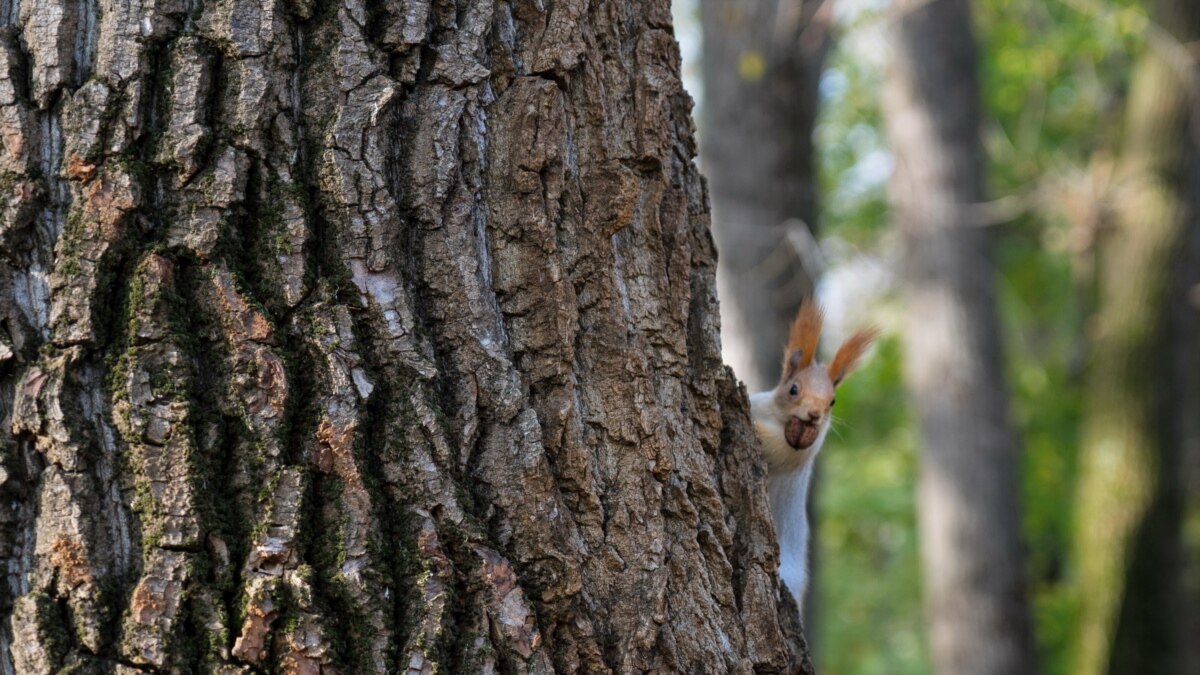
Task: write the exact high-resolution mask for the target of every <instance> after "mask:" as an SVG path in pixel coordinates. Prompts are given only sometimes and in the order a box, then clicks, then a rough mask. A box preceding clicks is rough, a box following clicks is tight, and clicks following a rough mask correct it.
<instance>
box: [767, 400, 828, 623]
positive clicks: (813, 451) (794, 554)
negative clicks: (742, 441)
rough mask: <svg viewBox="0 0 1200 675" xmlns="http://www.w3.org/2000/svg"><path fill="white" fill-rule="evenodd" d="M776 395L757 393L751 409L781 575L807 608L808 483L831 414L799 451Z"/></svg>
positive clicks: (800, 602) (823, 441) (799, 602)
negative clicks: (790, 437) (777, 415)
mask: <svg viewBox="0 0 1200 675" xmlns="http://www.w3.org/2000/svg"><path fill="white" fill-rule="evenodd" d="M773 396H774V392H771V391H764V392H759V393H757V394H754V395H753V396H751V397H750V410H751V415H752V416H753V417H754V426H755V428H756V430H757V431H758V436H759V439H760V441H761V442H762V446H763V452H764V454H765V455H766V458H767V472H768V476H767V494H768V496H769V497H770V499H771V519H772V520H773V521H774V523H775V535H776V537H777V538H778V539H779V576H780V578H782V579H783V582H784V583H785V584H787V587H788V590H790V591H791V592H792V597H794V598H795V599H796V604H797V605H799V606H800V608H801V609H803V608H804V592H805V590H806V589H807V588H808V532H809V530H808V508H807V506H808V486H809V483H810V482H811V481H812V473H813V462H814V460H816V458H817V454H818V453H819V452H820V451H821V446H822V445H824V444H825V436H826V434H827V433H828V432H829V416H828V415H826V416H825V419H824V420H822V423H821V433H820V434H818V435H817V440H816V442H814V443H813V444H812V446H810V447H808V448H806V449H804V450H796V449H794V448H792V447H791V446H790V445H788V444H787V440H786V439H785V437H784V432H783V423H781V422H780V421H779V420H777V419H775V417H774V415H773V413H772V412H771V411H772V410H774V408H773V406H772V405H771V400H772V397H773Z"/></svg>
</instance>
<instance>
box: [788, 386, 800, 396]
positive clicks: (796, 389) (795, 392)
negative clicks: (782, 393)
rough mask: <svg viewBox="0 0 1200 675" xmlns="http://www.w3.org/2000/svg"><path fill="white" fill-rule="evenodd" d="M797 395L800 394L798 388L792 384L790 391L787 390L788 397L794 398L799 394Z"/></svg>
mask: <svg viewBox="0 0 1200 675" xmlns="http://www.w3.org/2000/svg"><path fill="white" fill-rule="evenodd" d="M799 393H800V387H797V386H796V385H794V384H793V385H792V388H791V389H788V395H789V396H795V395H796V394H799Z"/></svg>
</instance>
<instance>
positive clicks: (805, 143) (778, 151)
mask: <svg viewBox="0 0 1200 675" xmlns="http://www.w3.org/2000/svg"><path fill="white" fill-rule="evenodd" d="M700 6H701V20H702V23H703V26H704V109H703V124H702V130H701V131H702V152H701V158H702V160H703V164H704V172H705V175H706V176H708V178H709V185H710V187H711V190H712V203H713V232H714V234H715V236H716V240H717V247H718V248H719V249H720V251H721V260H720V264H719V266H718V272H717V280H718V284H719V286H720V295H721V297H722V298H723V299H724V300H725V302H724V303H723V304H722V305H721V326H722V338H723V339H724V340H725V342H726V343H727V345H726V349H725V354H726V358H728V359H729V362H730V365H732V366H733V368H734V370H735V371H736V372H737V373H738V375H739V376H741V378H742V379H743V381H745V382H746V386H748V387H749V388H750V390H751V391H762V390H764V389H769V388H771V387H773V386H774V385H775V384H776V382H777V381H778V380H779V354H780V350H781V349H782V348H783V345H785V344H786V343H787V331H788V326H789V325H790V322H791V319H792V317H793V316H795V315H796V308H797V307H799V306H800V301H801V300H803V299H804V297H805V296H807V295H809V294H811V293H812V290H813V277H814V275H815V274H816V272H817V270H815V269H811V267H812V263H811V260H804V259H802V257H801V256H800V255H799V254H798V249H797V247H796V246H795V245H794V244H793V243H792V242H791V241H789V237H796V238H797V239H798V241H800V242H801V243H802V244H803V243H804V242H805V241H809V242H811V235H812V233H814V232H815V231H816V220H817V176H816V166H815V164H816V156H815V152H814V148H813V126H814V124H815V123H816V117H817V103H818V98H817V84H818V82H819V80H820V74H821V68H822V65H823V64H824V60H825V55H826V53H827V52H828V49H829V44H830V32H829V19H830V14H831V10H832V6H833V2H832V1H830V0H741V1H739V2H726V1H723V0H702V2H701V5H700Z"/></svg>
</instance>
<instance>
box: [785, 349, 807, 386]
mask: <svg viewBox="0 0 1200 675" xmlns="http://www.w3.org/2000/svg"><path fill="white" fill-rule="evenodd" d="M803 361H804V350H803V349H794V350H792V351H791V352H784V354H783V381H784V382H787V381H788V380H790V379H792V376H793V375H795V374H796V371H797V370H799V369H800V363H801V362H803Z"/></svg>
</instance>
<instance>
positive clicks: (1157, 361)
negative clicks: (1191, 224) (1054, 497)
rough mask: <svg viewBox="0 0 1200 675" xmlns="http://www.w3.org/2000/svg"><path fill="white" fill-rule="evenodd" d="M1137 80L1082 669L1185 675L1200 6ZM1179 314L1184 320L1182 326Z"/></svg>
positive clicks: (1165, 35)
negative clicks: (1185, 340) (1182, 295)
mask: <svg viewBox="0 0 1200 675" xmlns="http://www.w3.org/2000/svg"><path fill="white" fill-rule="evenodd" d="M1152 20H1153V24H1152V26H1151V28H1150V32H1149V34H1148V36H1147V37H1148V47H1147V49H1146V52H1145V54H1144V55H1143V56H1142V57H1141V59H1140V60H1139V62H1138V65H1137V67H1136V68H1135V70H1134V73H1133V76H1132V78H1131V82H1132V84H1131V88H1130V92H1129V100H1128V104H1127V111H1126V121H1125V137H1124V143H1125V145H1124V148H1123V149H1122V156H1121V166H1120V174H1119V175H1120V180H1119V182H1118V183H1117V185H1118V192H1117V194H1116V195H1115V196H1114V212H1113V214H1112V216H1113V217H1112V223H1111V227H1109V228H1108V229H1107V230H1106V231H1105V232H1104V236H1103V238H1102V239H1101V241H1100V247H1099V248H1100V251H1099V254H1100V273H1099V278H1098V283H1097V286H1098V290H1099V308H1098V310H1097V315H1096V317H1095V320H1094V325H1093V328H1092V331H1091V337H1092V346H1091V354H1090V363H1089V369H1088V376H1087V386H1086V391H1087V394H1088V397H1087V401H1086V403H1087V405H1086V409H1085V413H1084V421H1083V436H1082V448H1081V456H1080V478H1079V492H1078V508H1077V514H1078V516H1077V517H1078V524H1077V526H1076V542H1075V556H1076V559H1077V561H1078V565H1079V584H1080V598H1081V607H1080V612H1081V614H1080V630H1079V644H1078V646H1077V649H1076V655H1077V658H1078V661H1077V663H1076V664H1075V672H1076V673H1079V674H1080V675H1085V674H1089V675H1090V674H1096V675H1099V674H1103V673H1134V672H1137V673H1142V672H1145V673H1150V672H1153V673H1164V674H1170V673H1182V672H1186V671H1184V670H1183V667H1184V643H1185V640H1186V638H1185V636H1184V635H1183V628H1184V620H1183V612H1182V608H1181V606H1180V603H1181V602H1182V599H1183V587H1182V585H1181V574H1182V567H1181V565H1182V560H1181V557H1182V550H1181V539H1180V537H1181V523H1180V519H1181V516H1182V510H1183V494H1182V490H1183V486H1182V483H1181V472H1180V466H1181V453H1182V449H1181V447H1182V444H1183V443H1184V435H1183V433H1182V432H1183V431H1185V429H1186V427H1184V425H1183V420H1186V419H1194V417H1195V415H1196V411H1195V410H1186V409H1183V407H1182V404H1183V402H1184V400H1186V393H1185V392H1186V389H1185V372H1184V371H1181V369H1180V368H1179V366H1180V362H1179V360H1178V359H1175V358H1173V354H1172V349H1171V344H1172V334H1173V333H1175V332H1177V331H1179V330H1180V328H1181V327H1182V326H1181V323H1180V320H1181V319H1182V317H1181V316H1179V315H1178V314H1177V312H1178V311H1179V310H1180V303H1179V302H1177V301H1176V298H1175V295H1174V292H1173V291H1175V290H1176V288H1177V281H1178V277H1177V275H1176V274H1175V273H1174V272H1175V271H1176V270H1178V269H1179V267H1178V265H1179V264H1180V263H1182V262H1184V260H1185V259H1186V258H1184V257H1182V256H1181V255H1180V253H1181V251H1183V250H1185V248H1186V242H1187V231H1188V227H1187V220H1188V217H1189V209H1190V206H1191V197H1190V195H1189V187H1190V185H1191V183H1192V174H1191V171H1192V170H1193V162H1194V161H1195V152H1196V145H1195V141H1196V133H1197V132H1200V126H1198V125H1200V116H1197V110H1198V106H1197V100H1198V99H1197V96H1200V86H1198V85H1200V69H1197V66H1196V63H1195V57H1194V55H1193V53H1192V52H1191V51H1190V47H1191V46H1192V45H1194V44H1195V41H1196V40H1200V6H1198V5H1196V3H1194V2H1191V1H1190V0H1159V1H1157V2H1154V3H1153V5H1152ZM1173 314H1175V316H1172V315H1173Z"/></svg>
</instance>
